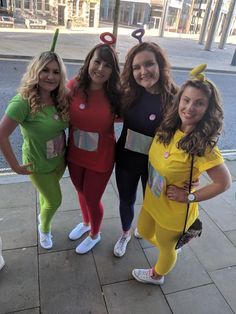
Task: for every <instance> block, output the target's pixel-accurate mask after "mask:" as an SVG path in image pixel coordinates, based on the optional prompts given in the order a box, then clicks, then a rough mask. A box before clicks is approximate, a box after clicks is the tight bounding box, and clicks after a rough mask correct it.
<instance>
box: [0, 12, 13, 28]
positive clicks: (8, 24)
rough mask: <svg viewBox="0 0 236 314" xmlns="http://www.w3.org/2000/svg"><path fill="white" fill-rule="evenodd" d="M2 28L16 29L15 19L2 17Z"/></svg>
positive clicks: (0, 19)
mask: <svg viewBox="0 0 236 314" xmlns="http://www.w3.org/2000/svg"><path fill="white" fill-rule="evenodd" d="M0 27H11V28H13V27H14V18H13V17H11V16H5V15H3V16H0Z"/></svg>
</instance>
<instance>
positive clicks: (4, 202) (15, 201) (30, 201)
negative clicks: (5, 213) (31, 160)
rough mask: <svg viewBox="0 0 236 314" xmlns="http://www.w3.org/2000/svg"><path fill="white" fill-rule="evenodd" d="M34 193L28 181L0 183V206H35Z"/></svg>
mask: <svg viewBox="0 0 236 314" xmlns="http://www.w3.org/2000/svg"><path fill="white" fill-rule="evenodd" d="M35 193H36V191H35V189H34V187H33V185H32V184H31V183H30V182H21V183H16V184H15V183H12V184H0V208H5V209H6V208H8V209H10V208H14V207H23V206H27V207H28V206H31V207H35Z"/></svg>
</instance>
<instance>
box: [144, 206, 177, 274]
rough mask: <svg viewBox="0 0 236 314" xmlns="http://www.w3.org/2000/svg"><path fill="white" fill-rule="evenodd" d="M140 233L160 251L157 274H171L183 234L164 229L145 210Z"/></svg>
mask: <svg viewBox="0 0 236 314" xmlns="http://www.w3.org/2000/svg"><path fill="white" fill-rule="evenodd" d="M138 232H139V233H140V234H141V235H142V237H143V238H144V239H145V240H147V241H149V242H151V243H152V244H153V245H154V246H155V247H157V248H158V249H159V250H160V254H159V257H158V260H157V262H156V265H155V267H154V269H155V272H156V273H157V274H159V275H166V274H167V273H169V272H170V271H171V269H172V268H173V267H174V266H175V263H176V260H177V253H176V250H175V245H176V243H177V240H178V238H179V236H180V235H181V233H182V232H179V231H172V230H168V229H164V228H162V227H161V226H160V225H159V224H158V223H157V222H156V221H155V220H154V219H153V217H152V216H151V215H150V214H149V213H148V212H147V211H146V210H145V209H143V208H142V209H141V212H140V214H139V218H138Z"/></svg>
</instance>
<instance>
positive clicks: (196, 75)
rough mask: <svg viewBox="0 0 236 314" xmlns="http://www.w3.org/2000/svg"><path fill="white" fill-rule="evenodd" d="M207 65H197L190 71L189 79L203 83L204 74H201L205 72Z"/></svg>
mask: <svg viewBox="0 0 236 314" xmlns="http://www.w3.org/2000/svg"><path fill="white" fill-rule="evenodd" d="M206 68H207V65H206V64H199V65H198V66H196V67H195V68H193V69H192V71H190V73H189V76H190V78H191V79H193V80H198V81H201V82H204V81H205V74H204V73H202V72H204V71H205V70H206Z"/></svg>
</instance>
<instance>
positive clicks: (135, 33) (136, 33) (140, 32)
mask: <svg viewBox="0 0 236 314" xmlns="http://www.w3.org/2000/svg"><path fill="white" fill-rule="evenodd" d="M144 33H145V30H144V29H143V28H138V29H136V30H135V31H133V32H132V34H131V36H132V37H134V38H135V39H137V40H138V41H139V43H140V44H141V43H142V42H143V41H142V37H143V35H144Z"/></svg>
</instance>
